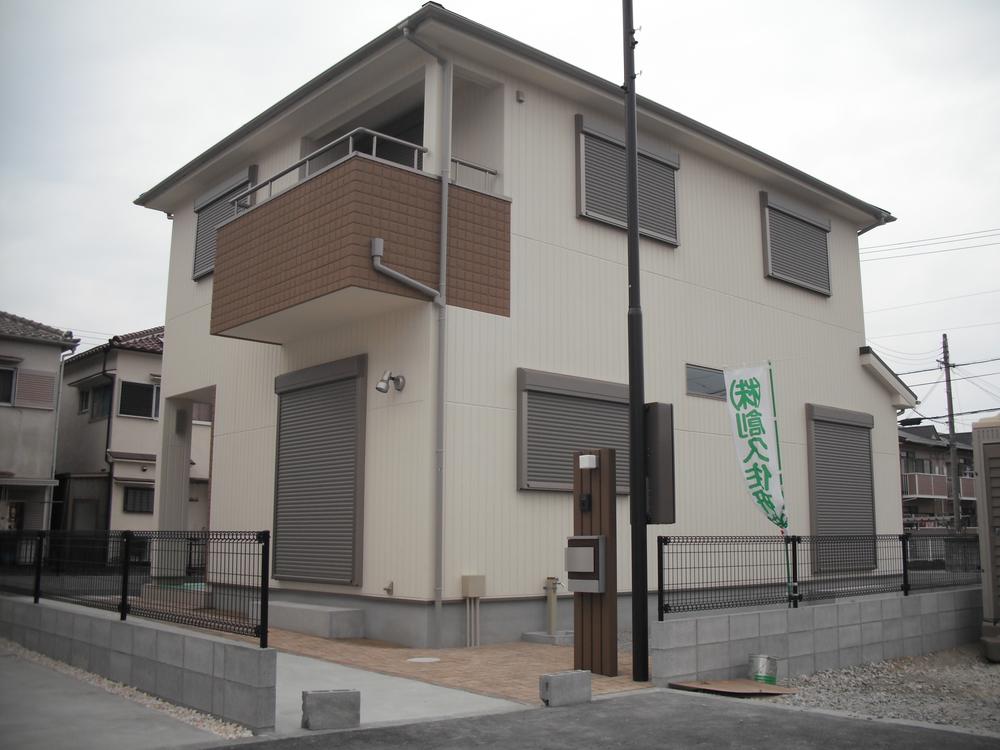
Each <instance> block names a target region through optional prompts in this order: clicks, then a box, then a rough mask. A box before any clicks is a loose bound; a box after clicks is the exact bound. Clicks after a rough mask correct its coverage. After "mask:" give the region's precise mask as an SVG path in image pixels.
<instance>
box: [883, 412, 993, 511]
mask: <svg viewBox="0 0 1000 750" xmlns="http://www.w3.org/2000/svg"><path fill="white" fill-rule="evenodd" d="M955 448H956V451H957V456H958V474H959V482H960V487H961V489H960V499H961V503H962V525H963V526H975V525H976V495H975V469H974V466H973V461H972V433H971V432H956V433H955ZM899 472H900V475H901V478H902V489H903V522H904V524H905V525H906V526H907V527H908V528H935V527H951V526H954V525H955V508H954V506H953V505H952V501H951V483H952V479H951V455H950V451H949V442H948V435H947V434H945V435H941V434H939V433H938V431H937V429H936V428H935V427H934V426H933V425H921V426H918V427H901V428H899Z"/></svg>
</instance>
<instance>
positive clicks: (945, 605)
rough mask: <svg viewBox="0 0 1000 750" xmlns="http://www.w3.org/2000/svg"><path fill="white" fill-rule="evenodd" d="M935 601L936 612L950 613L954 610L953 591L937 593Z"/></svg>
mask: <svg viewBox="0 0 1000 750" xmlns="http://www.w3.org/2000/svg"><path fill="white" fill-rule="evenodd" d="M937 600H938V612H951V611H953V610H955V609H956V607H955V592H954V591H939V592H937Z"/></svg>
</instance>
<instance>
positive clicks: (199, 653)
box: [0, 595, 277, 732]
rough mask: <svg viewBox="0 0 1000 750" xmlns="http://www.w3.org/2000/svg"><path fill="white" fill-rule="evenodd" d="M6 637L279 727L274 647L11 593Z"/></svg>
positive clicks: (4, 602)
mask: <svg viewBox="0 0 1000 750" xmlns="http://www.w3.org/2000/svg"><path fill="white" fill-rule="evenodd" d="M0 637H4V638H7V639H9V640H12V641H15V642H16V643H20V644H21V645H22V646H24V647H25V648H28V649H31V650H32V651H38V652H40V653H42V654H45V655H46V656H48V657H50V658H52V659H58V660H59V661H63V662H66V663H67V664H71V665H73V666H74V667H79V668H80V669H84V670H86V671H88V672H94V673H95V674H99V675H101V676H102V677H106V678H108V679H109V680H114V681H115V682H121V683H124V684H126V685H131V686H133V687H135V688H138V689H139V690H142V691H143V692H146V693H149V694H151V695H156V696H158V697H160V698H163V699H165V700H168V701H170V702H171V703H177V704H179V705H182V706H189V707H190V708H194V709H197V710H199V711H204V712H206V713H210V714H214V715H216V716H219V717H221V718H223V719H227V720H229V721H235V722H237V723H239V724H243V725H244V726H247V727H249V728H250V729H251V730H253V731H254V732H266V731H270V730H273V729H274V712H275V668H276V664H277V659H276V656H277V654H276V652H275V651H274V650H273V649H262V648H257V647H255V646H251V645H249V644H243V643H239V642H236V641H229V640H226V639H224V638H217V637H214V636H210V635H204V634H201V633H194V632H192V631H186V630H182V629H180V628H174V627H171V626H169V625H163V624H161V623H154V622H150V621H147V620H143V619H141V618H130V619H129V620H127V621H125V622H121V621H120V620H119V618H118V615H117V614H114V613H112V612H102V611H100V610H91V609H86V608H84V607H78V606H74V605H71V604H63V603H61V602H50V601H42V602H39V603H38V604H35V603H33V602H32V601H31V599H29V598H26V597H13V596H6V595H2V596H0Z"/></svg>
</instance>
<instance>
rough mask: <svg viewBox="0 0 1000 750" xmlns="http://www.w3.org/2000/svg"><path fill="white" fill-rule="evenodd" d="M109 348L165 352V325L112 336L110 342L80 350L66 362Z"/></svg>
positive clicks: (148, 352)
mask: <svg viewBox="0 0 1000 750" xmlns="http://www.w3.org/2000/svg"><path fill="white" fill-rule="evenodd" d="M109 349H126V350H130V351H135V352H146V353H147V354H163V326H156V327H155V328H144V329H142V330H141V331H133V332H132V333H123V334H120V335H118V336H112V337H111V338H110V339H108V343H106V344H101V345H100V346H95V347H94V348H93V349H88V350H87V351H85V352H80V353H79V354H76V355H74V356H72V357H70V358H69V359H67V360H66V362H67V363H69V362H77V361H79V360H81V359H84V358H86V357H89V356H90V355H92V354H98V353H100V352H106V351H108V350H109Z"/></svg>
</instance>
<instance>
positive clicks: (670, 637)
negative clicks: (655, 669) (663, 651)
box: [653, 618, 698, 648]
mask: <svg viewBox="0 0 1000 750" xmlns="http://www.w3.org/2000/svg"><path fill="white" fill-rule="evenodd" d="M697 625H698V621H697V620H695V619H693V618H691V619H684V620H664V621H663V622H662V623H657V624H656V626H654V628H653V639H654V640H653V648H683V647H684V646H695V645H697V644H698V636H697V632H696V631H697Z"/></svg>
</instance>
